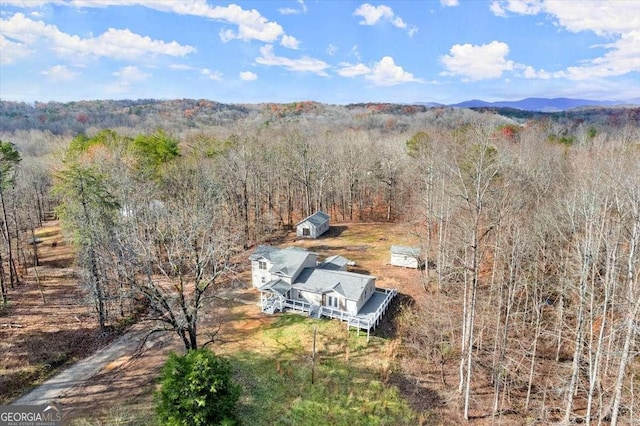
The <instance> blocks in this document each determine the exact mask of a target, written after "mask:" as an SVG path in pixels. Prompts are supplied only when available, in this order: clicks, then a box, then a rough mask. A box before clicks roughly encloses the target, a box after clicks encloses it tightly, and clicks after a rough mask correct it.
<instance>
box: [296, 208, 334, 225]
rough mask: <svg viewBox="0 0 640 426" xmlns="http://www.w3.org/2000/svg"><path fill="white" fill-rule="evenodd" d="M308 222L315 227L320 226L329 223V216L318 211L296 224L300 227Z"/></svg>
mask: <svg viewBox="0 0 640 426" xmlns="http://www.w3.org/2000/svg"><path fill="white" fill-rule="evenodd" d="M307 221H308V222H311V223H312V224H313V225H315V226H320V225H322V224H323V223H325V222H328V221H329V215H328V214H326V213H325V212H321V211H317V212H315V213H314V214H312V215H311V216H308V217H306V218H304V219H303V220H301V221H300V222H298V223H296V226H298V225H300V224H301V223H304V222H307Z"/></svg>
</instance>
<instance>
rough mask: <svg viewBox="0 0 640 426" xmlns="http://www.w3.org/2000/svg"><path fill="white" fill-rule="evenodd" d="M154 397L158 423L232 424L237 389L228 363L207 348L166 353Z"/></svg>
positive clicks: (238, 388) (188, 425)
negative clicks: (184, 352) (159, 382)
mask: <svg viewBox="0 0 640 426" xmlns="http://www.w3.org/2000/svg"><path fill="white" fill-rule="evenodd" d="M161 384H162V387H161V389H160V390H159V391H158V392H157V394H156V412H157V415H158V418H159V420H160V424H163V425H168V426H173V425H176V426H177V425H182V426H191V425H193V426H201V425H202V426H205V425H220V424H223V425H233V424H236V423H237V422H236V418H235V413H234V410H235V407H236V403H237V402H238V398H239V397H240V387H239V386H238V385H236V384H235V383H233V380H232V374H231V365H230V363H229V361H227V360H226V359H224V358H220V357H218V356H216V355H215V354H213V353H212V352H211V351H209V350H207V349H198V350H193V351H189V352H187V354H186V355H184V356H179V355H176V354H174V353H171V354H169V359H168V360H167V363H166V364H165V366H164V367H163V369H162V373H161Z"/></svg>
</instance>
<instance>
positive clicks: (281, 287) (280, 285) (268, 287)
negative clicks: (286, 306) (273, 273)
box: [260, 279, 291, 296]
mask: <svg viewBox="0 0 640 426" xmlns="http://www.w3.org/2000/svg"><path fill="white" fill-rule="evenodd" d="M290 288H291V285H290V284H289V283H287V282H285V281H282V280H280V279H277V280H271V281H269V282H268V283H266V284H265V285H263V286H262V287H260V290H261V291H272V292H276V293H278V294H280V295H282V296H284V295H285V294H287V291H289V289H290Z"/></svg>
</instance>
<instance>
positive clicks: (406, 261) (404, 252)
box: [391, 246, 423, 269]
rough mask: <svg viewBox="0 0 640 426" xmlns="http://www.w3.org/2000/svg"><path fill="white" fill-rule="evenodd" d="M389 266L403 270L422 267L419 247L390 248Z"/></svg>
mask: <svg viewBox="0 0 640 426" xmlns="http://www.w3.org/2000/svg"><path fill="white" fill-rule="evenodd" d="M391 264H392V265H393V266H402V267H405V268H413V269H418V268H420V267H422V264H423V262H422V256H421V253H420V248H419V247H406V246H391Z"/></svg>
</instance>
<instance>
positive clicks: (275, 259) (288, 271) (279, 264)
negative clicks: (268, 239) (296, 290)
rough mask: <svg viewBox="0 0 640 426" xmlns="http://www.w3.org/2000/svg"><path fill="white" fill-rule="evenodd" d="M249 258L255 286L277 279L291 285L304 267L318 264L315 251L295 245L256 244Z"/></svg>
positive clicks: (258, 286) (313, 266) (312, 266)
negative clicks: (281, 247) (279, 246)
mask: <svg viewBox="0 0 640 426" xmlns="http://www.w3.org/2000/svg"><path fill="white" fill-rule="evenodd" d="M249 259H250V260H251V281H252V283H253V286H254V287H257V288H260V287H262V286H264V285H265V284H267V283H269V282H271V281H278V280H282V281H283V282H285V283H287V284H289V285H291V284H292V283H293V281H294V280H295V279H296V277H297V276H298V275H299V274H300V272H302V270H303V269H304V268H315V267H316V265H317V264H318V255H317V254H316V253H312V252H310V251H307V250H304V249H301V248H297V247H287V248H285V249H279V248H276V247H272V246H258V248H257V249H256V251H254V252H253V254H252V255H251V256H249Z"/></svg>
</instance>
